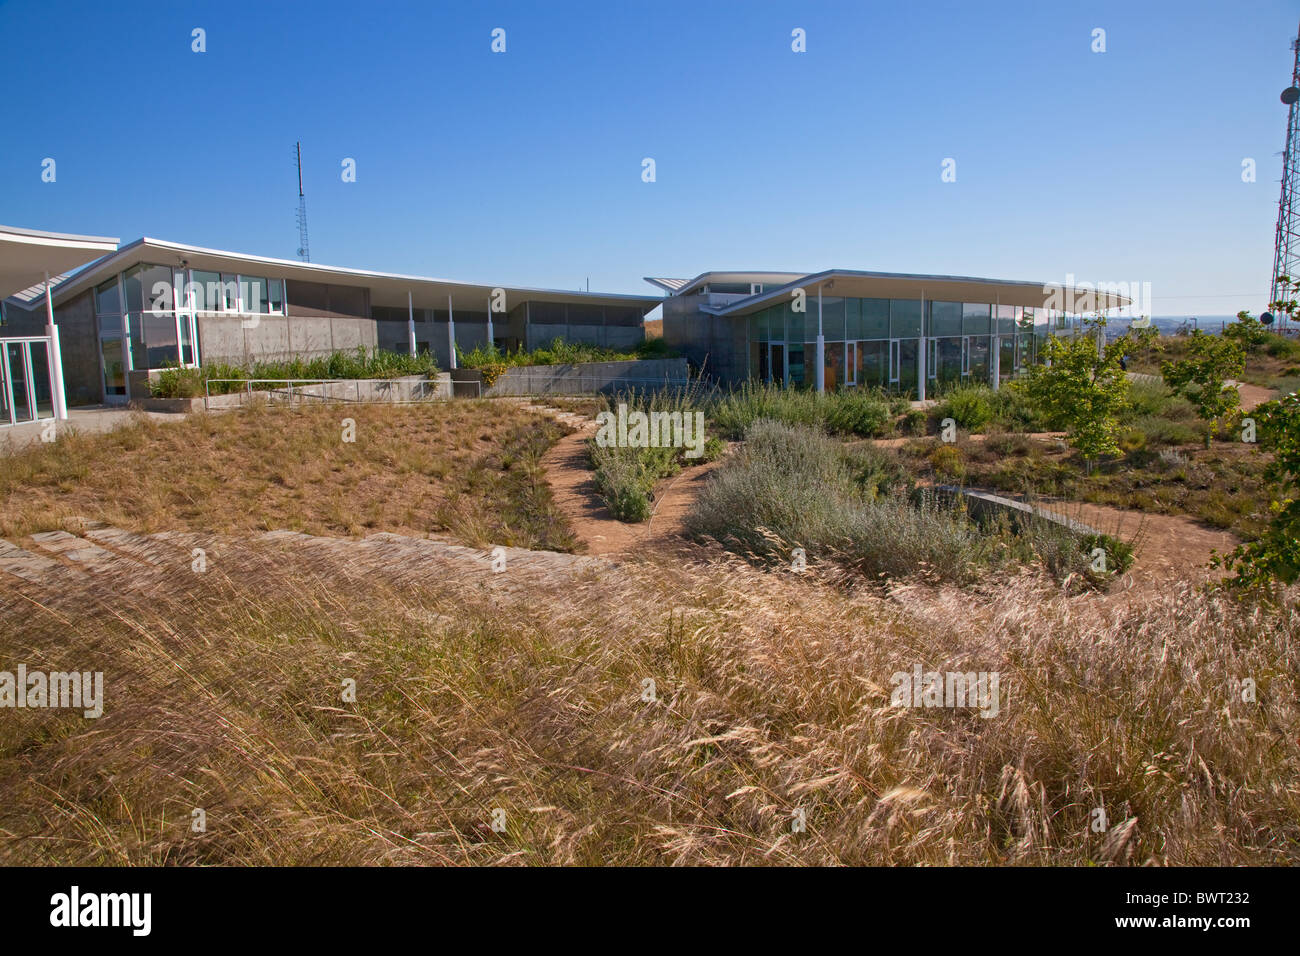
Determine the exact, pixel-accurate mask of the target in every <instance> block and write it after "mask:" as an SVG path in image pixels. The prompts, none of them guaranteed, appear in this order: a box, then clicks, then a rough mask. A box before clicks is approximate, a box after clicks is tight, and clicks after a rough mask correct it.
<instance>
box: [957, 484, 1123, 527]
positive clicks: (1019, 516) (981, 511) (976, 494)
mask: <svg viewBox="0 0 1300 956" xmlns="http://www.w3.org/2000/svg"><path fill="white" fill-rule="evenodd" d="M934 490H935V491H936V492H938V493H940V494H943V495H945V496H948V497H950V498H961V499H963V500H964V501H965V503H966V510H967V511H968V512H969V513H970V514H971V515H972V516H996V515H998V514H1005V515H1009V516H1010V517H1011V519H1012V520H1013V521H1014V520H1024V519H1026V518H1041V519H1043V520H1044V521H1050V522H1052V523H1053V524H1059V525H1060V526H1061V527H1063V528H1067V529H1068V530H1070V531H1073V532H1074V533H1075V534H1077V535H1080V536H1082V535H1090V534H1100V533H1101V532H1100V531H1098V530H1097V529H1096V528H1093V527H1090V526H1089V525H1086V524H1083V523H1082V522H1080V521H1075V520H1074V519H1073V518H1067V517H1066V516H1065V515H1059V514H1056V513H1055V512H1054V511H1048V510H1046V509H1045V508H1038V507H1035V506H1033V505H1028V504H1025V503H1024V502H1023V501H1014V500H1012V499H1011V498H1003V497H1001V496H1000V495H991V494H989V493H988V492H985V491H972V490H971V489H969V488H959V487H957V486H956V485H936V486H935V489H934Z"/></svg>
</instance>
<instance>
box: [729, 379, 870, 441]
mask: <svg viewBox="0 0 1300 956" xmlns="http://www.w3.org/2000/svg"><path fill="white" fill-rule="evenodd" d="M894 415H895V412H894V408H893V406H891V403H890V402H889V401H888V400H887V399H886V398H885V397H884V396H883V395H881V394H880V393H878V392H875V391H871V390H867V389H841V390H839V391H835V392H821V393H819V392H815V391H812V390H810V389H790V388H782V387H780V386H779V385H772V384H765V383H757V382H746V383H744V384H743V385H741V387H740V388H738V389H735V390H734V391H730V392H726V393H724V394H722V395H720V396H718V397H717V398H715V399H714V400H713V401H712V402H711V403H710V407H709V416H710V420H711V421H712V423H713V425H714V427H716V428H717V429H718V431H719V433H720V434H723V435H725V436H726V437H728V438H731V439H733V440H738V439H740V438H742V437H743V436H744V434H745V432H746V430H747V429H748V428H749V426H750V425H752V424H753V423H754V422H756V421H760V420H768V421H777V422H783V423H785V424H787V425H807V426H810V427H813V428H820V429H822V430H823V431H826V432H830V433H832V434H839V435H855V436H858V437H860V438H878V437H882V436H884V435H888V434H889V433H890V432H891V431H892V430H893V419H894Z"/></svg>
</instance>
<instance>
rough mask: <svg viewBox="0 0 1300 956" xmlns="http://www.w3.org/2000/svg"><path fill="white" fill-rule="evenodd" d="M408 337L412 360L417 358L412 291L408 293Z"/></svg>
mask: <svg viewBox="0 0 1300 956" xmlns="http://www.w3.org/2000/svg"><path fill="white" fill-rule="evenodd" d="M406 337H407V340H408V341H409V344H410V347H411V358H415V302H414V300H412V299H411V293H410V290H407V293H406Z"/></svg>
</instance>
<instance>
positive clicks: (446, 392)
mask: <svg viewBox="0 0 1300 956" xmlns="http://www.w3.org/2000/svg"><path fill="white" fill-rule="evenodd" d="M447 398H451V374H450V373H449V372H439V373H438V374H437V375H435V376H433V377H432V378H425V377H424V376H423V375H404V376H402V377H401V378H389V379H381V380H376V379H337V380H335V381H331V382H313V383H310V384H303V385H294V386H293V388H292V389H290V388H289V387H288V386H287V385H285V386H283V387H276V388H274V389H271V390H266V389H265V388H263V389H261V390H259V389H254V390H253V391H252V392H249V391H239V392H231V393H229V394H227V395H212V396H210V397H209V398H208V400H207V405H206V407H207V408H208V409H218V408H238V407H239V406H241V405H247V404H248V403H249V402H250V401H253V402H257V401H263V402H270V403H272V404H287V403H292V404H295V405H300V404H312V403H320V402H340V403H343V404H347V403H358V402H360V403H381V404H382V403H385V402H387V403H393V404H399V403H409V402H425V401H434V400H437V399H447ZM175 401H180V402H185V401H189V402H191V403H192V404H191V407H192V408H195V409H198V408H203V407H204V400H203V399H202V398H196V399H147V400H145V402H175ZM145 402H142V403H141V406H140V407H142V408H149V407H150V406H149V405H147V404H145ZM156 410H157V411H172V410H173V409H172V408H171V407H166V408H164V407H161V406H160V407H158V408H157V409H156Z"/></svg>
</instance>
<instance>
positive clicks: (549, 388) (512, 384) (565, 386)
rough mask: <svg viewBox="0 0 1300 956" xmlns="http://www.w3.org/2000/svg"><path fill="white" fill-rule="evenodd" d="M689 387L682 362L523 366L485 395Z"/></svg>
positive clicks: (584, 392)
mask: <svg viewBox="0 0 1300 956" xmlns="http://www.w3.org/2000/svg"><path fill="white" fill-rule="evenodd" d="M687 384H688V371H687V367H686V360H685V359H680V358H677V359H645V360H639V361H630V362H584V363H582V364H580V365H525V366H516V367H514V368H509V369H506V371H505V372H504V373H503V374H502V375H501V377H500V378H498V379H497V380H496V382H495V383H493V385H492V387H491V388H490V389H488V391H487V395H489V396H496V395H586V394H592V393H595V392H617V391H628V390H632V389H639V390H649V389H658V388H680V387H683V386H685V385H687Z"/></svg>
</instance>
